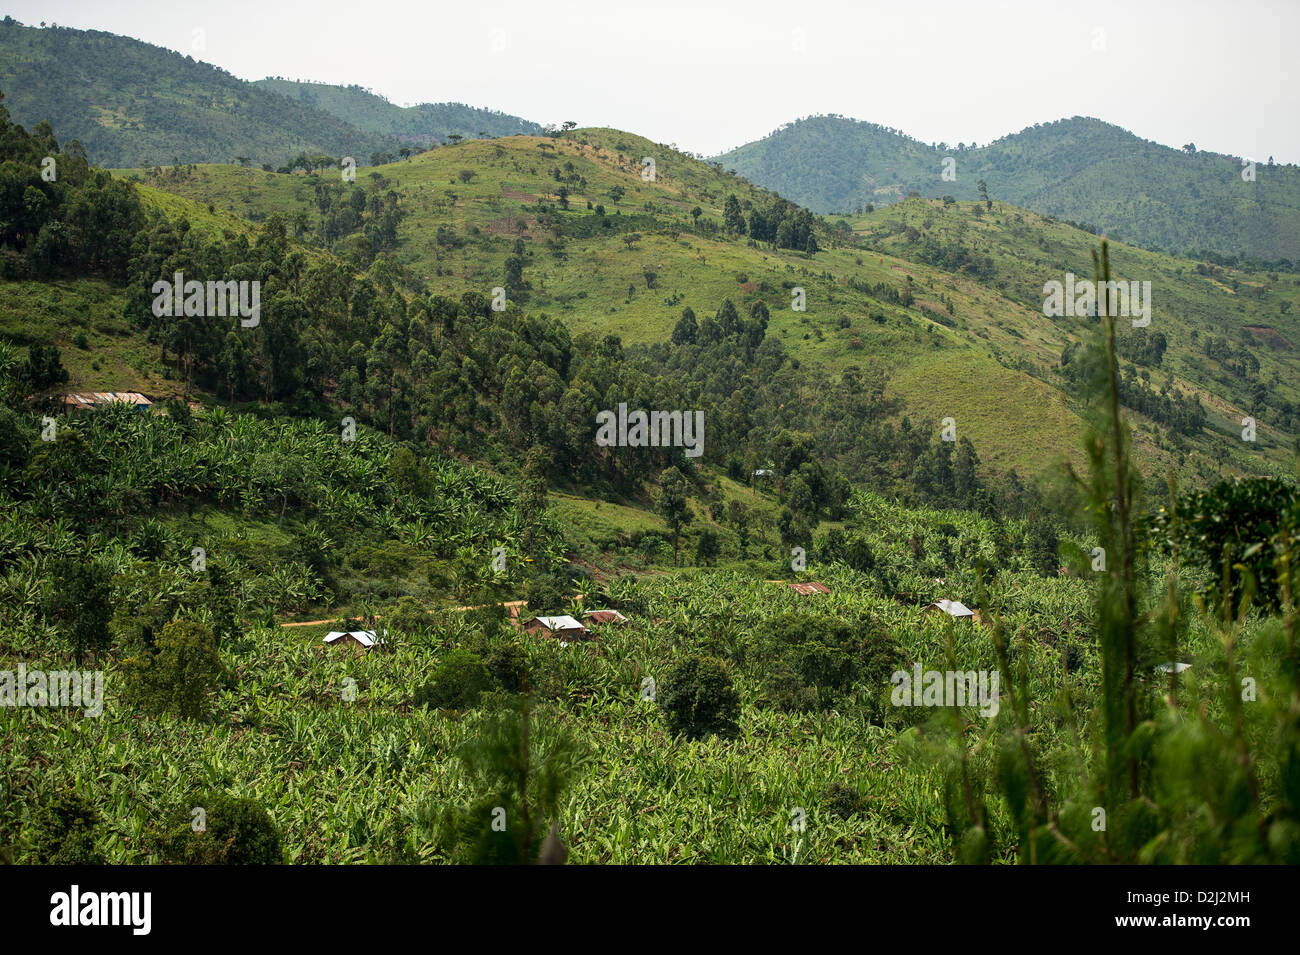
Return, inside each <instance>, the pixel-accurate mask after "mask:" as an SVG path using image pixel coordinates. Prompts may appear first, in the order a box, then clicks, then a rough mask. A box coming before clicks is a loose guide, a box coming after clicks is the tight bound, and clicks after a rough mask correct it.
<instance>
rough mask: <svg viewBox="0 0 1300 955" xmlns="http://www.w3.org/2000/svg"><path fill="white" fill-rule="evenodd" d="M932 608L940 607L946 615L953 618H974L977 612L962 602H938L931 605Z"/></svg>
mask: <svg viewBox="0 0 1300 955" xmlns="http://www.w3.org/2000/svg"><path fill="white" fill-rule="evenodd" d="M930 606H931V607H938V608H939V609H940V610H942V611H943V612H944V613H946V614H948V615H950V616H953V617H973V616H975V611H974V610H971V609H970V607H967V606H966V605H965V604H964V603H962V602H961V601H960V600H936V601H935V602H934V603H932V604H930Z"/></svg>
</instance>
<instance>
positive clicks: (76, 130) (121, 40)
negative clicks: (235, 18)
mask: <svg viewBox="0 0 1300 955" xmlns="http://www.w3.org/2000/svg"><path fill="white" fill-rule="evenodd" d="M0 90H3V91H4V93H5V97H6V99H5V104H6V106H7V107H8V109H9V112H10V114H11V115H12V116H13V118H14V120H15V121H16V122H19V123H21V124H23V125H25V126H27V127H29V128H31V127H34V126H35V125H36V124H37V123H40V122H49V123H50V124H51V125H52V126H53V127H54V128H55V129H56V130H58V133H59V136H60V138H62V139H63V140H64V141H69V140H73V139H77V140H79V141H80V142H81V145H82V146H83V147H84V148H85V150H86V154H87V156H88V157H89V158H90V160H91V162H93V163H96V164H97V165H101V166H143V165H165V164H167V163H170V162H172V161H173V159H179V160H180V161H181V162H183V163H188V162H235V161H236V157H240V156H243V157H246V158H247V159H249V160H251V161H252V162H253V163H254V164H256V165H259V166H260V165H262V164H263V163H269V164H271V165H272V166H274V167H277V168H278V167H280V166H282V165H284V164H285V163H286V162H288V161H289V160H290V159H292V158H293V157H294V156H297V155H298V154H300V153H306V154H307V155H312V156H315V155H321V154H325V155H329V156H343V155H353V156H356V157H357V159H358V161H359V162H365V161H366V159H367V158H368V157H369V156H370V154H371V153H372V152H392V151H394V150H395V149H396V148H397V143H396V141H395V140H394V139H392V138H389V137H386V136H382V135H379V134H376V133H372V132H368V131H362V130H360V129H358V128H356V127H355V126H351V125H349V124H347V123H345V122H343V121H342V120H340V119H338V118H336V117H335V116H333V115H331V114H330V113H328V112H326V111H324V110H318V109H313V108H311V107H310V106H307V105H304V104H303V103H300V102H298V101H297V100H293V99H288V98H286V97H283V96H279V95H277V94H275V93H272V92H270V91H268V90H265V89H262V88H260V87H258V86H256V85H254V84H251V83H247V82H245V81H244V80H241V79H237V78H236V77H234V76H231V75H230V74H229V73H227V72H226V71H224V70H222V69H220V68H218V67H215V66H211V65H209V64H207V63H202V62H198V61H196V60H195V59H194V58H193V57H191V56H182V55H181V54H179V53H174V52H172V51H171V50H166V49H163V48H162V47H157V46H152V45H150V44H148V43H142V42H140V41H139V40H133V39H131V38H129V37H123V36H116V35H114V34H111V33H104V32H101V31H98V30H72V29H68V28H65V27H50V28H46V29H37V28H35V27H25V26H23V25H22V24H20V23H18V22H17V21H16V20H13V19H12V18H9V17H6V18H5V20H4V21H3V22H2V23H0Z"/></svg>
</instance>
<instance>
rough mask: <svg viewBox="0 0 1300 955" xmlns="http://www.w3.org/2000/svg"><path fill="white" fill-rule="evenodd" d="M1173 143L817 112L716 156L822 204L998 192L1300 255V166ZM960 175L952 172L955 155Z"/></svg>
mask: <svg viewBox="0 0 1300 955" xmlns="http://www.w3.org/2000/svg"><path fill="white" fill-rule="evenodd" d="M1188 146H1189V147H1190V148H1184V149H1182V150H1179V149H1172V148H1170V147H1168V146H1162V145H1160V144H1158V143H1153V142H1149V141H1147V140H1144V139H1140V138H1139V137H1137V136H1135V135H1133V134H1132V133H1130V132H1128V131H1127V130H1124V129H1121V128H1119V127H1118V126H1112V125H1110V124H1109V123H1104V122H1102V121H1100V120H1097V119H1088V118H1084V117H1078V116H1076V117H1074V118H1073V119H1063V120H1059V121H1057V122H1054V123H1045V124H1042V125H1038V126H1033V127H1030V128H1028V129H1025V130H1023V131H1021V132H1019V133H1015V134H1013V135H1010V136H1006V137H1004V138H1002V139H1000V140H998V141H997V142H994V143H991V144H988V145H986V146H981V147H979V148H977V149H973V148H970V147H969V146H965V145H964V144H958V145H957V146H954V147H948V146H946V145H944V144H940V145H938V146H931V145H927V144H925V143H922V142H920V141H918V140H916V139H913V138H911V137H909V136H906V135H904V134H903V133H901V132H899V131H898V130H894V129H887V128H885V127H882V126H877V125H875V124H873V123H864V122H859V121H857V120H852V119H847V118H845V117H842V116H814V117H809V118H807V119H801V120H798V121H796V122H793V123H790V124H789V125H787V126H783V127H782V128H780V129H778V130H776V131H775V132H774V133H772V134H771V135H769V136H767V137H766V138H764V139H761V140H758V141H756V142H752V143H748V144H747V145H744V146H741V147H739V148H738V149H734V150H732V151H730V152H727V153H723V154H722V155H721V156H718V157H717V161H719V162H721V163H722V164H723V166H724V167H726V168H728V169H734V170H735V171H736V172H737V173H739V174H740V175H742V176H744V177H745V178H746V179H749V180H750V181H751V182H754V183H756V184H758V185H761V186H764V187H766V188H768V189H773V190H775V191H777V192H779V193H780V194H781V195H783V196H785V197H786V198H788V199H791V200H793V201H795V202H798V203H800V204H801V205H804V206H807V207H808V208H810V209H812V210H813V211H814V212H821V213H828V212H852V211H856V210H857V209H859V208H860V207H862V206H864V205H866V204H867V203H872V204H874V205H882V204H887V203H890V202H894V201H896V200H898V199H902V198H904V197H906V196H907V194H908V193H909V192H913V191H914V192H917V193H920V194H921V195H922V196H925V197H927V198H938V197H941V196H944V195H950V196H953V197H954V198H956V199H963V200H969V199H975V198H977V196H978V194H979V193H978V183H979V181H980V180H981V179H982V180H984V181H985V183H986V185H987V187H988V192H989V195H990V196H991V197H992V198H994V199H1003V200H1006V201H1007V202H1011V203H1015V204H1016V205H1020V206H1025V207H1027V208H1029V209H1033V210H1034V211H1036V212H1039V213H1042V214H1045V215H1052V216H1056V217H1058V218H1062V219H1066V220H1068V221H1071V222H1075V223H1081V224H1084V225H1086V226H1090V227H1092V228H1094V229H1096V230H1099V231H1102V232H1105V233H1106V234H1108V235H1110V236H1112V237H1114V238H1118V239H1123V240H1125V241H1127V242H1131V243H1134V244H1136V245H1142V246H1147V247H1149V248H1156V249H1163V250H1168V251H1173V252H1179V253H1186V252H1191V251H1200V250H1209V251H1212V252H1215V253H1217V254H1219V255H1222V256H1237V257H1241V258H1243V259H1254V260H1263V261H1276V260H1279V259H1286V260H1289V261H1291V262H1300V167H1296V166H1294V165H1269V163H1268V157H1267V156H1262V157H1252V158H1253V159H1254V160H1255V161H1256V163H1257V165H1256V166H1255V168H1254V174H1255V178H1254V181H1253V182H1251V181H1245V180H1243V178H1242V172H1243V166H1242V160H1241V158H1240V157H1235V156H1227V155H1223V154H1220V153H1210V152H1200V151H1194V149H1195V147H1194V146H1193V145H1192V144H1188ZM948 158H951V159H952V160H954V162H953V163H952V164H950V166H949V168H950V169H951V175H953V176H955V179H952V178H949V179H944V170H945V162H944V161H945V159H948Z"/></svg>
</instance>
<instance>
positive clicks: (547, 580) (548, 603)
mask: <svg viewBox="0 0 1300 955" xmlns="http://www.w3.org/2000/svg"><path fill="white" fill-rule="evenodd" d="M568 595H569V587H568V583H567V581H564V580H562V579H561V578H559V577H556V576H555V575H554V574H538V575H537V576H536V577H534V578H533V579H532V580H530V581H529V582H528V589H527V591H525V593H524V600H525V601H527V602H528V610H529V612H530V613H531V614H534V615H536V614H548V613H554V612H555V611H557V610H562V609H564V605H565V603H566V602H567V601H568Z"/></svg>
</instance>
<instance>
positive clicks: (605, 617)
mask: <svg viewBox="0 0 1300 955" xmlns="http://www.w3.org/2000/svg"><path fill="white" fill-rule="evenodd" d="M582 616H583V617H584V618H585V619H587V620H594V621H596V622H597V623H626V622H627V617H625V616H623V615H622V614H621V613H619V612H618V611H617V610H588V611H587V612H586V613H584V614H583V615H582Z"/></svg>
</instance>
